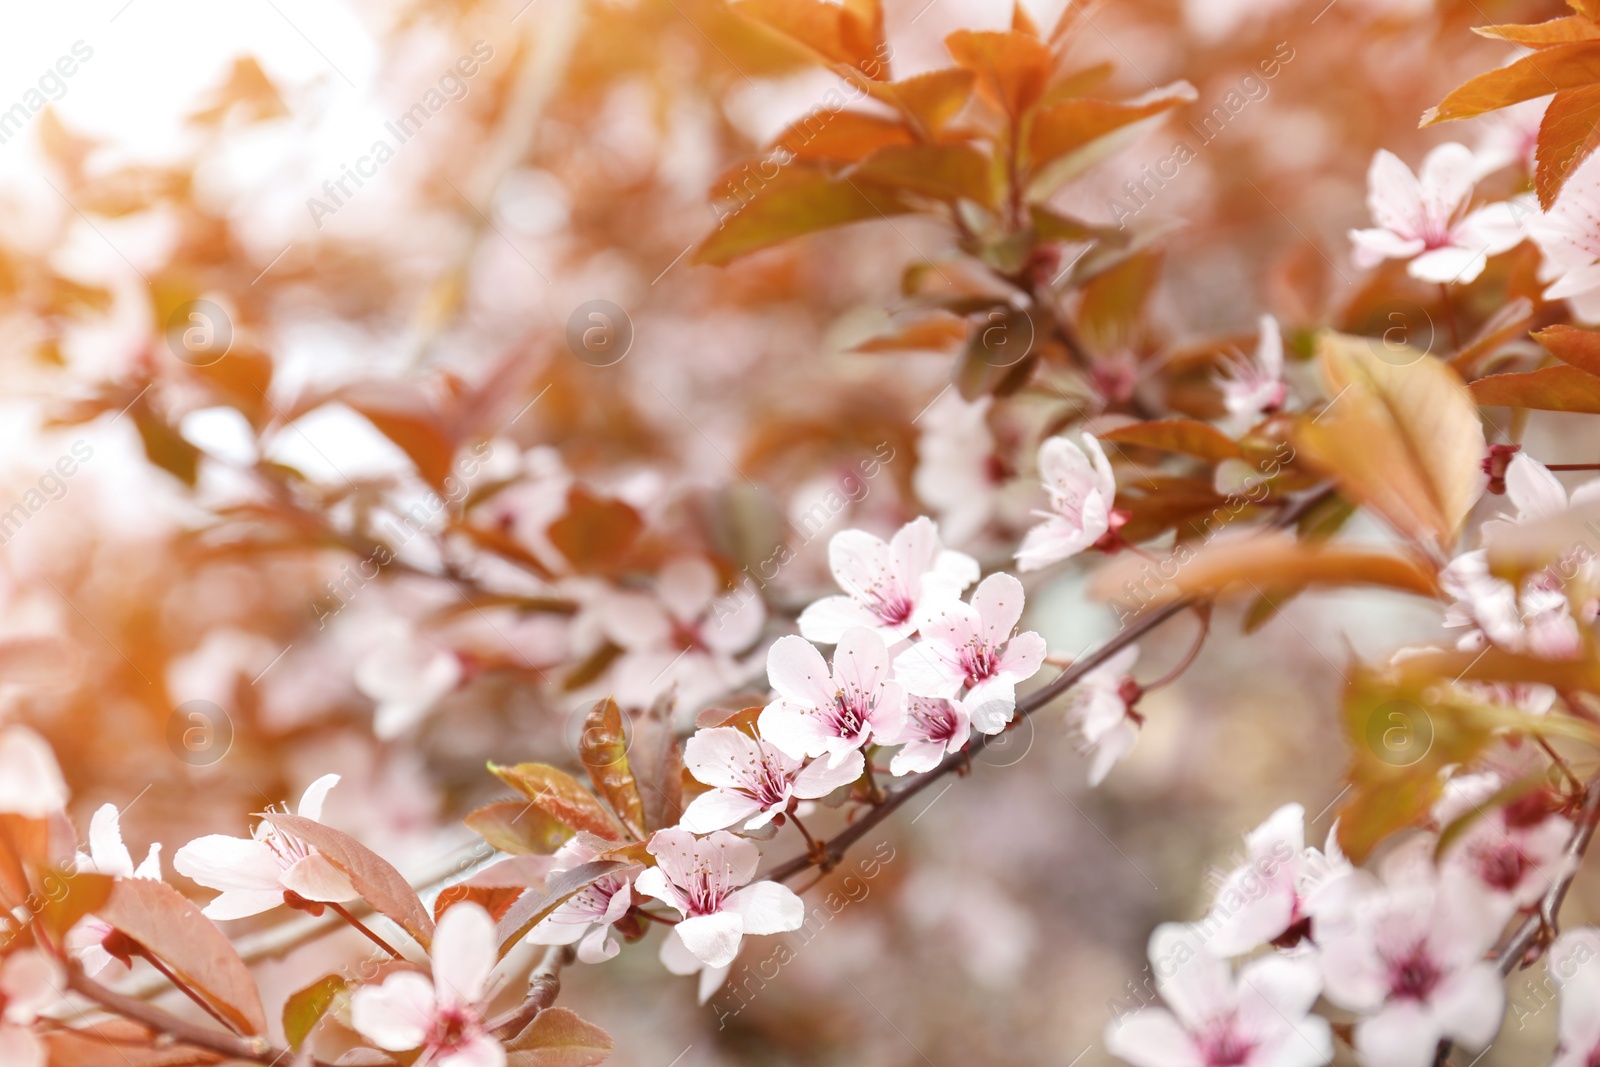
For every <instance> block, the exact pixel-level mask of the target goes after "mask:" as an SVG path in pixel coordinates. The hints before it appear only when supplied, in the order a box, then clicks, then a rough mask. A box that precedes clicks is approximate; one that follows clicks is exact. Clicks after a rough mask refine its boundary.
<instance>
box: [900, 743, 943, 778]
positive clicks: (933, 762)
mask: <svg viewBox="0 0 1600 1067" xmlns="http://www.w3.org/2000/svg"><path fill="white" fill-rule="evenodd" d="M944 756H945V746H944V745H943V744H941V743H940V742H938V741H908V742H907V743H906V746H905V747H904V748H902V749H901V750H900V751H899V752H896V753H895V754H894V758H893V759H891V760H890V761H889V773H890V774H892V775H894V776H895V777H899V776H901V775H903V774H922V773H923V772H925V771H931V770H933V769H934V768H935V767H937V766H938V765H939V764H940V762H941V761H943V759H944Z"/></svg>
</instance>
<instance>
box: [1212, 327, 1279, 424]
mask: <svg viewBox="0 0 1600 1067" xmlns="http://www.w3.org/2000/svg"><path fill="white" fill-rule="evenodd" d="M1260 324H1261V340H1260V342H1259V343H1257V345H1256V351H1255V356H1254V358H1252V359H1244V358H1240V359H1236V360H1235V361H1234V362H1233V365H1232V366H1231V367H1229V368H1228V373H1225V374H1223V375H1222V377H1221V379H1220V380H1219V381H1218V383H1217V384H1218V385H1219V386H1221V388H1222V402H1223V404H1224V405H1226V406H1227V409H1228V414H1230V415H1232V416H1233V417H1234V418H1236V419H1240V420H1244V421H1246V422H1254V421H1255V420H1256V419H1258V418H1260V417H1261V415H1263V414H1265V413H1266V412H1270V411H1276V410H1277V409H1278V408H1280V407H1282V406H1283V402H1284V400H1285V399H1287V398H1288V395H1289V387H1288V386H1287V385H1285V384H1284V382H1283V334H1282V332H1280V331H1279V329H1278V320H1277V319H1275V318H1273V317H1272V316H1271V315H1263V316H1261V320H1260Z"/></svg>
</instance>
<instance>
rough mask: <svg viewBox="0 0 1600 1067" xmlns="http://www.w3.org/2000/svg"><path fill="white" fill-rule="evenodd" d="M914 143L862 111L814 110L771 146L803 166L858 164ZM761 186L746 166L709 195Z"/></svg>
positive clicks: (899, 127) (897, 125)
mask: <svg viewBox="0 0 1600 1067" xmlns="http://www.w3.org/2000/svg"><path fill="white" fill-rule="evenodd" d="M915 141H916V138H914V137H912V136H911V131H910V130H908V129H906V127H905V125H904V124H903V123H901V122H898V121H896V120H894V119H889V118H884V117H883V116H881V115H868V114H867V113H866V112H863V111H839V112H833V111H829V110H828V109H827V108H825V107H818V108H816V109H815V110H813V111H812V112H811V113H810V114H808V115H805V116H804V117H803V118H799V119H796V120H795V121H794V122H792V123H790V124H789V126H788V128H786V129H785V130H784V131H783V132H782V133H780V134H778V136H777V137H775V138H773V140H772V146H773V147H774V148H778V147H782V148H784V149H786V150H787V151H789V152H790V153H792V154H793V155H794V158H795V159H797V160H800V161H801V162H804V163H815V162H824V163H858V162H860V161H861V160H863V159H865V158H867V157H868V156H870V155H871V154H872V153H874V152H876V151H877V150H878V149H880V148H884V147H887V146H889V145H909V144H914V143H915ZM761 182H762V179H761V175H760V173H759V171H757V172H755V173H752V172H751V167H750V166H749V165H748V164H747V165H745V166H744V167H741V168H740V169H739V170H737V171H733V172H730V173H729V174H726V175H724V176H723V180H721V181H719V182H718V183H717V184H716V185H714V186H713V187H712V192H713V194H715V195H718V196H721V195H723V188H724V186H725V185H731V186H732V187H733V188H734V189H735V190H738V189H739V187H740V186H741V185H743V186H745V191H746V192H747V193H748V194H749V195H751V196H754V195H756V194H758V193H759V192H760V183H761Z"/></svg>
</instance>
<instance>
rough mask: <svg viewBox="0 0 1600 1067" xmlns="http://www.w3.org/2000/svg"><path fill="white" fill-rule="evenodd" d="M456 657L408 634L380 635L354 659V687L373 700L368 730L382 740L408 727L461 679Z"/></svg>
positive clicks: (399, 733)
mask: <svg viewBox="0 0 1600 1067" xmlns="http://www.w3.org/2000/svg"><path fill="white" fill-rule="evenodd" d="M461 676H462V670H461V657H459V656H457V655H456V654H455V653H454V652H453V651H451V650H450V649H448V648H439V647H438V646H436V645H434V644H433V643H431V642H429V641H425V640H423V639H421V638H420V637H417V636H416V635H414V634H408V635H406V636H404V637H402V638H400V639H398V640H394V641H385V642H383V643H382V644H380V645H378V647H376V648H374V649H373V650H372V651H371V652H369V653H368V654H367V655H366V656H364V657H362V659H361V661H360V662H358V663H357V664H356V673H355V681H356V688H357V689H359V690H361V692H362V693H363V694H365V695H366V696H368V697H371V698H372V700H373V702H374V703H376V704H377V705H378V709H377V712H376V714H375V715H374V717H373V720H372V732H373V733H374V734H376V735H377V736H378V739H379V740H381V741H387V740H390V739H392V738H395V737H399V736H400V735H401V734H403V733H405V732H406V731H408V730H410V729H411V728H412V727H413V726H416V725H417V724H418V723H419V722H421V721H422V720H423V719H424V718H425V717H426V716H427V714H428V713H429V712H430V711H432V710H433V708H434V706H435V705H437V704H438V703H439V701H440V700H441V699H443V698H444V697H445V695H446V694H448V693H450V692H451V691H452V690H454V689H455V687H456V686H457V685H459V684H461Z"/></svg>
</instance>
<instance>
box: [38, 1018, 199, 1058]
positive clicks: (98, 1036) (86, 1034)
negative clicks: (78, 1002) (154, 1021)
mask: <svg viewBox="0 0 1600 1067" xmlns="http://www.w3.org/2000/svg"><path fill="white" fill-rule="evenodd" d="M39 1037H40V1039H41V1040H43V1042H44V1045H45V1048H46V1049H48V1050H49V1057H50V1059H49V1063H50V1067H198V1065H200V1064H211V1063H221V1062H222V1057H221V1056H220V1055H218V1054H217V1053H215V1052H207V1051H205V1050H204V1049H196V1048H186V1047H183V1046H159V1045H158V1047H151V1045H152V1044H154V1043H157V1042H158V1041H159V1038H158V1036H157V1035H156V1034H155V1033H154V1032H153V1031H151V1030H147V1029H145V1028H144V1027H142V1026H140V1025H138V1024H137V1023H132V1022H129V1021H128V1020H126V1019H118V1018H101V1019H99V1020H98V1021H96V1022H95V1023H94V1024H93V1025H92V1026H90V1027H86V1028H84V1029H82V1030H76V1029H70V1030H61V1029H58V1030H53V1031H48V1032H45V1033H41V1034H40V1035H39ZM108 1052H114V1055H111V1056H108Z"/></svg>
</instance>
